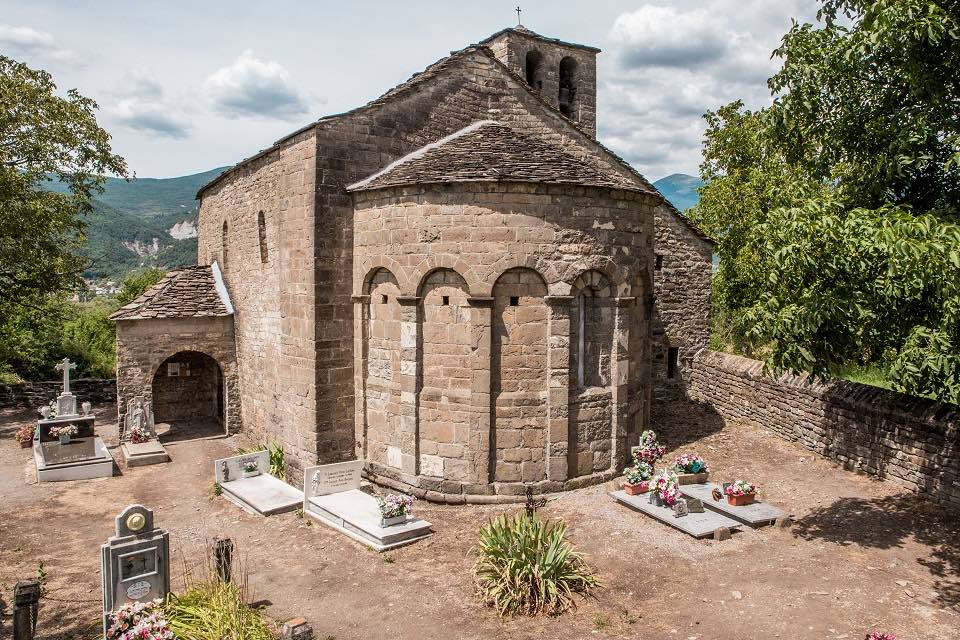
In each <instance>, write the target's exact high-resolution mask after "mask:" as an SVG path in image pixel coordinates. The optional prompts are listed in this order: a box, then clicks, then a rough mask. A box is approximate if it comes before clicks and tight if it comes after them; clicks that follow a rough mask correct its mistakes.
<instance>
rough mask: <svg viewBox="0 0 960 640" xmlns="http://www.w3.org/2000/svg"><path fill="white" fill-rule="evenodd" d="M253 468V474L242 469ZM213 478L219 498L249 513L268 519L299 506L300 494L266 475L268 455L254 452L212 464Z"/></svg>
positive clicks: (301, 498)
mask: <svg viewBox="0 0 960 640" xmlns="http://www.w3.org/2000/svg"><path fill="white" fill-rule="evenodd" d="M248 466H252V467H255V468H256V471H255V474H256V475H253V474H252V472H248V471H246V467H248ZM214 478H215V479H216V481H217V484H218V485H220V488H221V490H222V491H223V496H224V497H225V498H227V499H228V500H230V501H231V502H233V503H234V504H236V505H238V506H239V507H240V508H242V509H244V510H245V511H248V512H250V513H256V514H259V515H262V516H269V515H273V514H275V513H283V512H285V511H293V510H294V509H296V508H298V507H299V506H300V505H301V504H302V503H303V493H302V492H301V491H299V490H298V489H296V488H294V487H291V486H290V485H288V484H287V483H286V482H284V481H283V480H280V479H279V478H275V477H274V476H272V475H270V454H269V453H268V452H266V451H254V452H253V453H244V454H242V455H239V456H233V457H230V458H222V459H220V460H217V461H216V462H214Z"/></svg>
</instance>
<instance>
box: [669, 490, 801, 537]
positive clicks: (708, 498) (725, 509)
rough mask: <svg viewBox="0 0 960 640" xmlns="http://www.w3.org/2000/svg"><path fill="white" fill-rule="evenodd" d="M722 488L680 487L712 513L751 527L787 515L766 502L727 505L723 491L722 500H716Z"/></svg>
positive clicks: (686, 494) (772, 521) (682, 491)
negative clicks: (737, 505)
mask: <svg viewBox="0 0 960 640" xmlns="http://www.w3.org/2000/svg"><path fill="white" fill-rule="evenodd" d="M727 485H729V483H725V484H724V485H722V486H723V487H726V486H727ZM720 486H721V485H712V484H688V485H684V486H682V487H680V492H681V493H682V494H683V495H685V496H688V498H696V499H698V500H700V501H701V502H702V503H703V505H704V506H705V507H707V508H708V509H710V510H712V511H716V512H718V513H722V514H724V515H726V516H729V517H731V518H733V519H734V520H738V521H740V522H743V523H745V524H748V525H750V526H751V527H759V526H762V525H766V524H772V523H774V522H775V521H776V520H777V518H781V517H783V516H785V515H786V514H785V513H784V512H783V511H781V510H780V509H777V508H776V507H774V506H771V505H769V504H767V503H766V502H760V501H759V500H758V501H756V502H753V503H751V504H747V505H742V506H739V507H735V506H733V505H731V504H728V503H727V498H726V496H725V495H724V494H723V491H722V490H721V492H720V496H721V497H720V499H719V500H716V499H715V496H714V490H715V489H718V488H720Z"/></svg>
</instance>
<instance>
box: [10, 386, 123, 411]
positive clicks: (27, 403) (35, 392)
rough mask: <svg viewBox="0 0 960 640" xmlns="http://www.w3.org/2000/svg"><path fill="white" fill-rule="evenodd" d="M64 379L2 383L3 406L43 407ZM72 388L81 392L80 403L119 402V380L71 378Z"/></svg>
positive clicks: (58, 391) (57, 393)
mask: <svg viewBox="0 0 960 640" xmlns="http://www.w3.org/2000/svg"><path fill="white" fill-rule="evenodd" d="M62 389H63V382H62V381H60V380H56V381H52V382H20V383H18V384H0V409H6V408H12V407H17V408H25V407H38V408H39V407H40V405H42V404H48V403H49V402H50V401H51V400H53V399H55V398H56V397H57V396H58V395H60V391H61V390H62ZM70 392H71V393H73V394H74V395H75V396H77V406H80V403H81V402H88V401H89V402H90V403H92V404H93V406H94V409H96V408H98V407H102V406H103V405H105V404H111V405H113V404H116V402H117V381H116V380H114V379H112V378H110V379H100V378H81V379H79V380H71V381H70Z"/></svg>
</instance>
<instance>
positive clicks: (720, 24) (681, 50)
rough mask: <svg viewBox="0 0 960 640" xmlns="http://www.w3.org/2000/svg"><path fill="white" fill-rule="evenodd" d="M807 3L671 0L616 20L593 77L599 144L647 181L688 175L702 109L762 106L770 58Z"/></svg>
mask: <svg viewBox="0 0 960 640" xmlns="http://www.w3.org/2000/svg"><path fill="white" fill-rule="evenodd" d="M816 10H817V3H816V2H815V0H790V1H789V2H775V3H774V2H769V1H768V0H710V2H707V3H704V2H694V1H693V0H679V1H677V2H671V5H670V6H657V5H644V6H642V7H640V8H639V9H636V10H634V11H630V12H627V13H623V14H621V15H620V16H618V17H617V18H616V20H615V21H614V23H613V25H612V27H611V29H610V34H609V37H610V41H611V43H612V46H610V47H609V48H608V50H609V51H610V53H611V58H612V60H608V61H606V64H605V67H603V68H601V72H600V81H601V87H600V100H601V105H600V109H599V112H600V114H601V118H600V123H599V124H600V137H601V139H602V140H603V141H604V142H605V143H606V144H608V145H609V146H610V147H611V148H612V149H614V150H615V151H616V152H617V153H619V154H621V155H622V156H623V157H624V158H626V159H627V160H628V161H629V162H631V163H633V164H634V165H636V166H637V168H638V169H640V171H642V172H643V173H644V174H646V175H647V176H648V177H650V178H659V177H661V176H663V175H666V174H669V173H675V172H682V173H694V174H695V173H696V172H697V168H698V166H699V164H700V160H701V156H700V147H701V142H702V140H701V139H702V135H703V131H704V128H705V123H704V121H703V118H702V116H703V114H704V113H706V112H707V111H708V110H715V109H717V108H718V107H720V106H722V105H724V104H727V103H729V102H732V101H733V100H736V99H738V98H739V99H743V100H744V102H745V103H746V104H747V106H748V107H749V108H759V107H762V106H765V105H767V104H769V102H770V93H769V90H768V89H767V85H766V80H767V78H769V77H770V76H771V75H772V74H773V73H775V72H776V70H777V69H778V68H779V61H777V60H771V59H770V54H771V52H772V51H773V49H775V48H776V47H777V46H778V45H779V44H780V39H781V38H782V37H783V35H784V34H785V33H786V32H787V31H788V30H789V28H790V18H791V17H795V18H798V19H800V20H805V21H812V20H813V18H814V16H815V13H816Z"/></svg>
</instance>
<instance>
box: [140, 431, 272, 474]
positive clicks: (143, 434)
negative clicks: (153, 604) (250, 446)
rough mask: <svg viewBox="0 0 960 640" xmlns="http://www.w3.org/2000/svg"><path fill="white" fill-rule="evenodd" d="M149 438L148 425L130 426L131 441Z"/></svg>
mask: <svg viewBox="0 0 960 640" xmlns="http://www.w3.org/2000/svg"><path fill="white" fill-rule="evenodd" d="M148 440H150V431H149V430H148V429H147V428H146V427H131V428H130V442H132V443H133V444H140V443H142V442H147V441H148ZM254 466H256V465H254Z"/></svg>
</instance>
